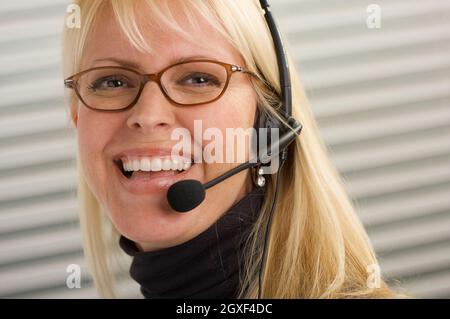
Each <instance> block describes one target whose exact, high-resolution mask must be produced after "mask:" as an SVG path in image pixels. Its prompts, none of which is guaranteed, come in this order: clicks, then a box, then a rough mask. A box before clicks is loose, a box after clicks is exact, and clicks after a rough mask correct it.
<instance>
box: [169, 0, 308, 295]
mask: <svg viewBox="0 0 450 319" xmlns="http://www.w3.org/2000/svg"><path fill="white" fill-rule="evenodd" d="M259 2H260V5H261V8H262V9H263V11H264V17H265V19H266V22H267V26H268V27H269V30H270V33H271V35H272V39H273V44H274V47H275V54H276V56H277V63H278V71H279V79H280V90H281V94H280V97H281V103H282V105H283V111H284V112H283V113H284V114H281V116H282V117H284V119H285V120H286V121H287V124H288V126H289V128H288V129H287V130H286V127H284V129H283V124H284V123H281V124H282V125H281V129H280V131H281V137H280V138H279V139H278V141H273V142H272V141H271V142H270V143H269V144H270V146H267V147H265V150H264V151H261V150H260V154H262V155H263V156H265V158H261V157H258V156H257V157H256V158H255V157H253V158H252V159H251V160H249V161H248V162H246V163H243V164H240V165H238V166H236V167H235V168H233V169H231V170H229V171H227V172H226V173H224V174H222V175H220V176H219V177H216V178H214V179H213V180H211V181H209V182H207V183H206V184H202V183H201V182H200V181H198V180H192V179H191V180H182V181H179V182H177V183H174V184H173V185H172V186H171V187H170V188H169V190H168V192H167V200H168V202H169V204H170V206H171V207H172V208H173V209H174V210H176V211H178V212H188V211H190V210H192V209H194V208H195V207H197V206H198V205H200V204H201V203H202V202H203V200H204V199H205V191H206V190H207V189H208V188H210V187H213V186H214V185H216V184H218V183H220V182H222V181H223V180H225V179H227V178H228V177H230V176H233V175H235V174H237V173H239V172H241V171H243V170H245V169H248V168H252V167H256V166H258V165H261V164H262V163H267V162H270V160H272V159H273V158H274V157H275V156H279V159H280V163H279V167H278V172H279V171H280V170H281V167H282V166H283V164H284V162H285V160H286V158H287V147H288V146H289V144H290V143H291V142H292V141H293V140H294V139H295V138H296V137H297V136H298V135H299V134H300V132H301V129H302V125H301V124H300V123H299V122H298V121H296V120H295V119H294V118H293V117H292V92H291V79H290V74H289V64H288V58H287V54H286V51H285V50H284V46H283V41H282V38H281V34H280V32H279V31H278V28H277V25H276V23H275V20H274V18H273V16H272V13H271V10H270V5H269V2H268V0H259ZM256 122H257V123H258V127H260V128H271V127H279V125H278V123H280V121H279V120H277V119H274V118H272V117H271V116H267V115H261V112H258V113H257V121H256ZM269 149H270V150H269ZM268 150H269V152H267V151H268ZM266 160H267V162H266ZM279 177H280V174H279V173H277V176H276V182H275V192H274V196H273V201H272V206H271V209H270V213H269V219H268V221H267V225H266V231H265V236H264V237H265V238H264V246H263V249H262V256H261V262H260V266H259V279H258V281H259V282H258V298H261V296H262V295H263V291H262V290H263V276H262V273H263V269H264V268H265V263H266V262H265V259H266V257H265V256H266V253H267V242H268V238H269V234H270V226H271V224H272V216H273V212H274V211H275V206H276V203H277V198H278V189H279Z"/></svg>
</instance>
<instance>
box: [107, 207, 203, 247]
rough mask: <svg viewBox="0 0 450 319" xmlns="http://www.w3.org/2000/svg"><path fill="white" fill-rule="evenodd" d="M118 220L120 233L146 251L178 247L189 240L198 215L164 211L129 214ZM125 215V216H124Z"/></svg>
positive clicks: (147, 210)
mask: <svg viewBox="0 0 450 319" xmlns="http://www.w3.org/2000/svg"><path fill="white" fill-rule="evenodd" d="M121 214H122V215H121V216H119V217H118V218H117V219H116V222H115V224H116V225H117V227H116V228H117V229H118V230H119V232H120V233H121V234H122V235H124V236H125V237H127V238H128V239H130V240H132V241H134V242H135V243H138V244H139V246H141V247H143V248H144V250H150V249H161V248H166V247H171V246H176V245H178V244H181V243H183V242H185V241H187V240H189V239H190V238H189V237H190V236H191V233H192V230H193V229H194V228H193V225H195V224H196V221H197V216H198V214H195V212H190V213H188V214H180V213H174V212H167V211H163V210H156V209H155V210H150V211H149V209H148V208H147V209H146V210H145V211H141V212H138V213H137V214H136V211H134V213H133V212H129V214H127V212H126V213H125V214H123V212H122V213H121ZM124 215H125V216H124Z"/></svg>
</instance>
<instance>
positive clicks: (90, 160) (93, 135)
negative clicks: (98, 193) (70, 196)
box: [77, 108, 115, 189]
mask: <svg viewBox="0 0 450 319" xmlns="http://www.w3.org/2000/svg"><path fill="white" fill-rule="evenodd" d="M107 117H108V116H107V115H106V116H105V114H102V113H98V112H93V111H91V110H84V109H83V108H82V109H80V111H79V113H78V126H77V140H78V150H79V154H80V160H81V164H82V166H83V170H84V174H85V176H86V179H87V180H88V183H89V184H90V186H93V187H92V188H93V189H95V188H96V187H95V186H94V184H100V183H102V181H103V180H104V178H105V174H106V170H107V169H108V167H107V166H106V164H107V163H106V160H107V158H106V156H105V153H104V150H105V147H106V146H107V145H108V143H109V142H110V140H111V138H112V136H113V133H114V131H115V126H114V122H113V121H111V118H109V119H108V118H107ZM106 123H107V125H106Z"/></svg>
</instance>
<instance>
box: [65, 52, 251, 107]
mask: <svg viewBox="0 0 450 319" xmlns="http://www.w3.org/2000/svg"><path fill="white" fill-rule="evenodd" d="M236 72H242V73H247V74H250V75H252V76H255V77H257V78H259V76H258V75H257V74H256V73H253V72H251V71H248V70H246V69H244V68H243V67H240V66H237V65H233V64H228V63H223V62H218V61H214V60H191V61H184V62H180V63H176V64H173V65H170V66H168V67H166V68H164V69H163V70H161V71H160V72H158V73H155V74H141V73H139V72H138V71H136V70H133V69H130V68H126V67H119V66H101V67H95V68H92V69H88V70H85V71H82V72H79V73H77V74H74V75H72V76H70V77H68V78H67V79H65V80H64V85H65V86H66V87H67V88H70V89H74V90H75V93H76V95H77V96H78V98H79V99H80V100H81V102H82V103H83V104H84V105H85V106H87V107H88V108H90V109H93V110H96V111H101V112H117V111H123V110H126V109H129V108H131V107H133V106H134V105H135V104H136V103H137V101H138V100H139V97H140V95H141V93H142V90H143V89H144V86H145V84H147V82H151V81H154V82H156V83H157V84H158V86H159V88H160V89H161V91H162V93H163V94H164V96H165V97H166V98H167V99H168V100H169V101H170V102H172V103H173V104H175V105H180V106H193V105H199V104H205V103H210V102H214V101H216V100H217V99H219V98H220V97H221V96H222V95H223V94H224V93H225V91H226V89H227V87H228V83H229V82H230V78H231V75H233V74H234V73H236Z"/></svg>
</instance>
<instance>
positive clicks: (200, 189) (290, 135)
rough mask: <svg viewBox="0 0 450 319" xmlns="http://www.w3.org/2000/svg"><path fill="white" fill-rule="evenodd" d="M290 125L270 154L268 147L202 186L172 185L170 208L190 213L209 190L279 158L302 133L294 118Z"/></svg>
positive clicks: (186, 182)
mask: <svg viewBox="0 0 450 319" xmlns="http://www.w3.org/2000/svg"><path fill="white" fill-rule="evenodd" d="M289 124H290V125H292V130H290V131H288V132H287V133H285V134H284V135H282V136H281V137H280V138H279V139H278V141H275V142H274V143H272V145H271V146H270V151H269V152H267V151H268V147H266V148H264V149H263V150H260V154H259V155H257V156H255V157H253V158H252V159H251V160H249V161H247V162H245V163H242V164H240V165H238V166H236V167H234V168H233V169H231V170H229V171H227V172H226V173H224V174H222V175H220V176H218V177H216V178H214V179H212V180H210V181H209V182H207V183H205V184H202V183H201V182H200V181H198V180H195V179H186V180H181V181H179V182H176V183H174V184H172V186H170V188H169V190H168V191H167V201H168V202H169V205H170V207H172V208H173V209H174V210H175V211H177V212H180V213H185V212H188V211H190V210H192V209H194V208H195V207H197V206H198V205H200V204H201V203H202V202H203V200H204V199H205V191H206V190H207V189H208V188H210V187H213V186H214V185H216V184H218V183H220V182H222V181H224V180H225V179H227V178H229V177H231V176H233V175H236V174H237V173H239V172H242V171H243V170H246V169H248V168H251V167H255V166H258V165H260V164H261V163H262V162H269V161H270V160H271V159H273V158H274V157H275V156H278V155H279V153H280V152H281V151H283V150H284V149H286V148H287V147H288V146H289V144H290V143H291V142H292V141H293V140H294V139H295V137H296V136H298V135H299V134H300V132H301V129H302V125H301V124H300V123H299V122H297V121H296V120H295V119H294V118H292V117H291V118H290V123H289Z"/></svg>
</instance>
